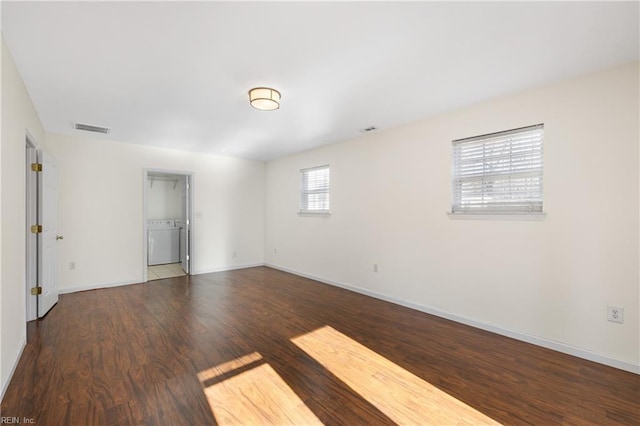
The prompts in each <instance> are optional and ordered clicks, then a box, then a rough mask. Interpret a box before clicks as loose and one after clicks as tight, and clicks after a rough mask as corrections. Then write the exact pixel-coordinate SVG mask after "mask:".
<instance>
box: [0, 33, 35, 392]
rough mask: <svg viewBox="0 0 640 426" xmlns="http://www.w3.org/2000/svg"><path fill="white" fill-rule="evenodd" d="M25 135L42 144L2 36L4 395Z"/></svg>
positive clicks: (21, 230) (17, 341) (16, 287)
mask: <svg viewBox="0 0 640 426" xmlns="http://www.w3.org/2000/svg"><path fill="white" fill-rule="evenodd" d="M27 132H29V134H30V135H31V136H32V137H33V138H34V139H35V140H34V141H33V142H35V143H39V144H42V143H43V142H44V130H43V128H42V125H41V124H40V119H39V118H38V114H37V112H36V110H35V108H34V107H33V104H32V102H31V98H30V97H29V94H28V93H27V91H26V89H25V87H24V84H23V82H22V79H21V77H20V75H19V74H18V71H17V69H16V66H15V63H14V62H13V58H12V57H11V54H10V52H9V50H8V49H7V46H6V44H5V41H4V38H3V39H2V147H1V149H0V153H1V154H0V165H1V168H2V169H1V172H0V175H1V178H0V179H1V180H0V182H1V183H2V193H1V196H0V199H1V204H0V212H1V216H2V225H1V226H0V235H2V244H1V251H0V270H1V273H0V385H1V386H2V388H1V389H2V395H4V392H5V390H6V387H7V385H8V384H9V383H8V381H9V379H10V377H11V374H12V372H13V369H14V368H15V366H16V364H17V362H18V357H19V355H20V353H21V351H22V348H23V347H24V345H25V342H26V335H27V334H26V333H27V329H26V314H25V309H26V299H25V297H26V295H25V292H26V288H25V268H26V265H25V231H26V223H25V173H26V170H25V161H26V157H25V152H26V150H25V149H26V135H27Z"/></svg>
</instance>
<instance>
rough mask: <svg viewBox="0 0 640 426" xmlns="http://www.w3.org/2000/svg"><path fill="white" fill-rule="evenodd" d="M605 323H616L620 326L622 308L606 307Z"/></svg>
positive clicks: (622, 320)
mask: <svg viewBox="0 0 640 426" xmlns="http://www.w3.org/2000/svg"><path fill="white" fill-rule="evenodd" d="M607 321H611V322H618V323H620V324H622V323H623V322H624V308H618V307H616V306H607Z"/></svg>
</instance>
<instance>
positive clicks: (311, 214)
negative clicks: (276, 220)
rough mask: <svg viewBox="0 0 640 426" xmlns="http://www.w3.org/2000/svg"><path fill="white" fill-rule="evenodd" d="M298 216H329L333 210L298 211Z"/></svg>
mask: <svg viewBox="0 0 640 426" xmlns="http://www.w3.org/2000/svg"><path fill="white" fill-rule="evenodd" d="M298 216H309V217H329V216H331V212H329V211H322V212H298Z"/></svg>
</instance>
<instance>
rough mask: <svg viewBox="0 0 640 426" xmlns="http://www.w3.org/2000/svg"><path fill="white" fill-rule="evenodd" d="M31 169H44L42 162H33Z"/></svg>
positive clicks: (38, 170)
mask: <svg viewBox="0 0 640 426" xmlns="http://www.w3.org/2000/svg"><path fill="white" fill-rule="evenodd" d="M31 170H33V171H34V172H41V171H42V164H40V163H31Z"/></svg>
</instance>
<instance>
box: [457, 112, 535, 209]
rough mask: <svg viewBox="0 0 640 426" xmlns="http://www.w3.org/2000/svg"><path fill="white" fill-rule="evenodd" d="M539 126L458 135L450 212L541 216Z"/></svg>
mask: <svg viewBox="0 0 640 426" xmlns="http://www.w3.org/2000/svg"><path fill="white" fill-rule="evenodd" d="M543 133H544V125H543V124H538V125H535V126H530V127H524V128H520V129H515V130H508V131H504V132H498V133H492V134H489V135H483V136H476V137H473V138H467V139H458V140H455V141H453V142H452V144H453V167H452V192H453V203H452V209H451V211H452V213H453V214H456V213H462V214H464V213H472V214H483V213H490V214H542V137H543Z"/></svg>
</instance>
